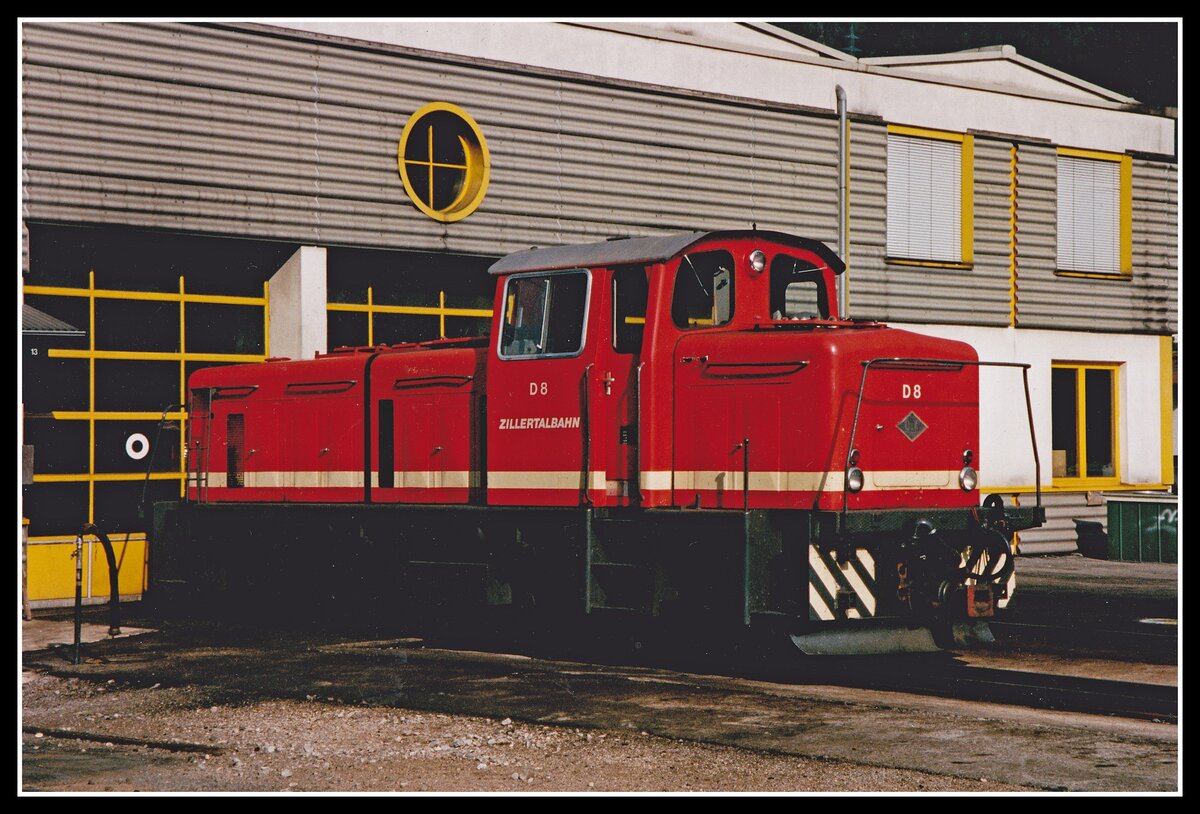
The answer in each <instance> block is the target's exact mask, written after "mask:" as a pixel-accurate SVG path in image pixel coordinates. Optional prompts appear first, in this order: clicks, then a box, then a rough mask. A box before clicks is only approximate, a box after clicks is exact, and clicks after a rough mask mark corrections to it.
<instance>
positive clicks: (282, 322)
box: [268, 246, 329, 359]
mask: <svg viewBox="0 0 1200 814" xmlns="http://www.w3.org/2000/svg"><path fill="white" fill-rule="evenodd" d="M325 267H326V252H325V249H324V248H321V247H319V246H301V247H300V248H299V249H297V250H296V253H295V254H293V255H292V256H291V257H290V258H289V259H288V261H287V262H286V263H284V264H283V265H282V266H280V267H279V271H277V272H275V274H274V275H272V276H271V280H270V283H269V289H268V290H269V292H270V296H271V306H270V307H271V311H270V317H269V320H270V322H269V329H270V334H269V335H270V337H271V355H272V356H281V357H287V358H289V359H311V358H312V357H313V356H314V355H315V354H317V353H324V352H325V351H326V350H327V348H326V345H327V343H328V338H327V337H328V332H329V326H328V320H327V318H326V313H325V296H326V278H325Z"/></svg>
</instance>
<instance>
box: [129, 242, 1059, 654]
mask: <svg viewBox="0 0 1200 814" xmlns="http://www.w3.org/2000/svg"><path fill="white" fill-rule="evenodd" d="M844 269H845V266H844V264H843V263H842V261H841V260H840V259H839V258H838V257H837V256H836V255H835V254H834V253H833V252H831V251H830V250H829V249H828V248H827V247H826V246H825V245H824V244H822V243H819V242H817V241H813V240H808V239H804V238H798V237H794V236H791V235H786V234H782V233H775V232H761V231H725V232H712V233H691V234H679V235H669V236H661V237H650V238H629V239H616V240H609V241H605V242H602V243H594V244H588V245H579V246H566V247H558V248H546V249H530V250H528V251H522V252H517V253H515V254H512V255H509V256H508V257H505V258H503V259H501V260H500V261H498V262H497V263H495V264H494V265H493V266H492V267H491V273H492V274H493V275H495V276H496V278H497V285H496V295H495V305H494V311H493V325H492V330H491V334H490V336H489V337H481V338H478V339H453V340H439V341H432V342H421V343H412V344H402V345H391V346H379V347H366V348H343V349H338V350H335V351H333V352H331V353H327V354H318V355H317V357H316V358H314V359H310V360H303V361H292V360H286V359H271V360H268V361H266V362H264V363H262V364H253V365H238V366H230V367H220V368H212V369H206V370H200V371H198V372H196V373H195V374H194V375H193V376H192V377H191V380H190V382H189V391H190V400H191V403H190V404H189V405H188V415H189V421H188V430H189V432H188V444H187V449H188V458H189V460H188V470H189V477H188V484H187V492H186V498H185V499H184V500H183V501H181V502H179V503H172V504H158V505H157V506H156V509H155V521H154V529H153V536H152V554H151V556H152V558H153V566H152V569H151V570H152V573H153V576H154V583H153V586H152V591H160V592H163V593H166V592H171V593H174V594H176V595H178V596H180V597H182V596H183V595H186V594H189V593H190V594H191V595H192V596H193V597H195V598H199V599H202V600H203V601H215V600H217V599H218V598H221V597H226V598H232V597H235V596H236V597H238V598H241V599H246V598H253V599H256V600H259V601H261V602H264V603H266V604H268V605H269V604H271V603H275V602H281V601H284V600H285V599H286V600H288V601H289V602H290V603H291V604H293V605H294V604H295V603H296V601H297V598H299V601H302V602H310V601H311V602H314V603H315V602H319V601H324V600H326V599H330V598H332V599H334V600H335V601H338V602H345V603H350V604H352V605H353V604H356V603H360V602H362V603H370V607H371V608H373V609H374V612H381V611H380V609H387V610H383V611H382V612H388V613H397V614H400V613H403V614H411V613H418V612H420V613H422V614H425V615H429V614H433V615H440V614H445V613H449V612H451V611H456V612H457V611H458V610H463V609H468V608H472V607H474V608H476V609H483V608H485V607H486V606H488V605H513V606H517V607H520V608H525V609H527V610H529V611H531V612H533V613H534V614H535V615H536V617H538V618H541V619H543V620H554V621H561V620H565V619H570V618H573V617H581V616H585V615H588V614H601V613H604V614H616V615H622V616H626V617H630V616H632V617H634V618H641V617H653V616H666V617H674V618H676V619H682V620H685V621H687V622H688V623H689V624H700V623H703V624H707V623H712V624H722V623H730V624H733V625H737V626H745V625H760V624H762V625H771V626H779V627H782V628H784V629H786V631H787V632H788V633H789V634H792V635H793V636H794V638H795V640H796V642H797V644H799V645H800V646H801V647H802V649H806V650H810V651H823V650H825V651H829V650H836V649H838V647H839V645H838V644H837V642H839V641H842V640H844V639H845V638H846V636H847V635H848V636H849V637H850V640H851V641H853V636H854V634H857V633H860V632H868V631H870V633H868V634H867V635H868V638H869V637H874V636H877V632H878V630H879V628H881V627H882V628H886V629H889V630H910V631H912V630H928V629H930V628H933V629H941V630H943V631H945V630H947V629H949V627H950V626H951V625H953V624H955V623H964V622H970V621H974V620H977V619H979V618H985V617H987V616H990V615H991V614H992V613H993V611H994V608H996V607H1003V605H1004V604H1005V603H1006V602H1007V599H1008V598H1009V596H1010V594H1011V591H1012V589H1013V585H1014V581H1013V579H1012V571H1013V555H1012V550H1011V539H1012V534H1013V532H1014V531H1018V530H1020V529H1024V528H1030V527H1033V526H1036V525H1038V524H1040V523H1041V522H1044V512H1043V510H1042V509H1041V506H1040V496H1039V500H1038V505H1037V506H1033V507H1013V506H1007V507H1006V506H1004V505H1003V504H1002V502H1001V501H1000V500H999V498H998V497H990V498H988V499H987V500H984V501H982V502H981V500H980V494H979V492H978V488H977V481H978V474H977V472H978V468H979V466H980V463H981V462H980V461H979V386H978V377H979V373H978V371H979V366H980V365H984V364H992V363H988V362H980V361H979V360H978V358H977V356H976V353H975V351H974V350H973V349H972V348H971V347H970V346H969V345H967V344H965V343H962V342H954V341H948V340H943V339H937V338H933V337H928V336H923V335H919V334H915V333H912V332H909V331H903V330H898V329H895V328H890V327H888V326H886V325H883V324H880V323H877V322H868V321H853V320H849V319H846V318H844V317H843V316H841V315H839V314H838V312H837V297H836V275H838V274H841V273H842V272H843V271H844ZM996 364H1004V363H996ZM1007 366H1009V367H1014V368H1022V367H1025V366H1022V365H1016V364H1011V363H1009V364H1008V365H1007ZM1021 372H1022V373H1023V371H1021ZM1016 373H1017V371H1014V374H1016ZM1026 393H1028V385H1027V384H1026ZM1026 402H1027V403H1026V408H1027V410H1028V398H1027V399H1026ZM1030 430H1031V434H1032V421H1031V422H1030ZM1034 458H1035V461H1036V449H1035V453H1034ZM1039 494H1040V493H1039ZM363 607H364V608H365V607H367V605H366V604H364V605H363Z"/></svg>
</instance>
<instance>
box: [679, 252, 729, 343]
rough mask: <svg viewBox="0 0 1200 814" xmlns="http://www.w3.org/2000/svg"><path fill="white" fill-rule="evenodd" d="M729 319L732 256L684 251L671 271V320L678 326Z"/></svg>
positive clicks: (708, 323)
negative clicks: (672, 277)
mask: <svg viewBox="0 0 1200 814" xmlns="http://www.w3.org/2000/svg"><path fill="white" fill-rule="evenodd" d="M732 318H733V255H731V254H730V253H729V252H727V251H712V252H696V253H693V254H685V255H684V256H683V258H682V259H681V260H680V261H679V269H678V270H677V271H676V272H675V293H674V294H673V296H672V297H671V319H672V320H673V321H674V322H675V325H676V326H677V327H679V328H683V329H685V330H686V329H688V328H699V327H712V326H714V325H724V324H725V323H727V322H729V320H731V319H732Z"/></svg>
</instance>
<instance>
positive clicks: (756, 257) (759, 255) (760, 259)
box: [750, 249, 767, 274]
mask: <svg viewBox="0 0 1200 814" xmlns="http://www.w3.org/2000/svg"><path fill="white" fill-rule="evenodd" d="M766 267H767V256H766V255H765V254H763V252H762V249H755V250H754V251H752V252H750V270H751V271H753V272H754V273H755V274H761V273H762V270H763V269H765V268H766Z"/></svg>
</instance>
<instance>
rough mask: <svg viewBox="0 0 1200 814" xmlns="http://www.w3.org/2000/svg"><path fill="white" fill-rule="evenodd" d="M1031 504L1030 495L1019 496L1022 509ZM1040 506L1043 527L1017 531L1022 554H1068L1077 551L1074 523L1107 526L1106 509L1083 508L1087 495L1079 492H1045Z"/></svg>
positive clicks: (1033, 501)
mask: <svg viewBox="0 0 1200 814" xmlns="http://www.w3.org/2000/svg"><path fill="white" fill-rule="evenodd" d="M1010 498H1011V496H1006V502H1011V500H1010ZM1035 502H1036V501H1035V499H1034V496H1033V495H1021V505H1022V506H1032V505H1034V503H1035ZM1042 505H1043V506H1044V507H1045V508H1046V524H1045V525H1044V526H1042V527H1041V528H1036V529H1029V530H1028V531H1023V532H1021V535H1020V536H1021V545H1020V552H1021V553H1022V554H1068V553H1070V552H1072V551H1076V550H1078V535H1077V534H1076V531H1075V522H1074V521H1075V520H1091V521H1093V522H1097V523H1100V524H1102V525H1104V526H1105V527H1106V528H1107V526H1108V508H1107V506H1105V505H1104V504H1103V503H1101V504H1100V505H1099V506H1089V505H1087V495H1086V493H1083V492H1073V493H1062V492H1047V493H1045V494H1043V495H1042ZM1018 579H1019V578H1018Z"/></svg>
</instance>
